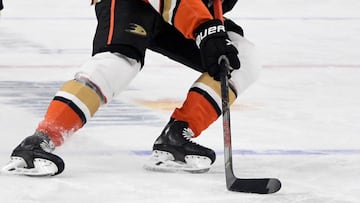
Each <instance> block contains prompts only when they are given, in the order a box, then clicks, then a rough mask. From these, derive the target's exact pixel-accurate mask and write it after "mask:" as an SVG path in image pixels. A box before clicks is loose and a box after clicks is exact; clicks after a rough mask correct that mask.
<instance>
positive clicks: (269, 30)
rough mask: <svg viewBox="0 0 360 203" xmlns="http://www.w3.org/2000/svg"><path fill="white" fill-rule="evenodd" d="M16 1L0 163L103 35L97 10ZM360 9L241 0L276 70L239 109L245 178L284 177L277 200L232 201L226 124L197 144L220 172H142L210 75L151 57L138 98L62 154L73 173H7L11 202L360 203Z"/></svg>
mask: <svg viewBox="0 0 360 203" xmlns="http://www.w3.org/2000/svg"><path fill="white" fill-rule="evenodd" d="M4 3H5V10H4V11H2V13H1V19H0V71H1V73H0V126H1V128H0V129H1V135H0V139H1V141H0V155H1V156H0V165H1V164H5V163H7V161H8V160H9V156H10V153H11V151H12V149H13V148H14V147H15V146H16V145H17V144H18V143H19V142H20V141H21V140H22V139H23V138H24V137H26V136H28V135H30V134H31V133H33V131H34V129H35V127H36V125H37V123H38V122H39V121H40V119H41V117H42V116H43V115H44V113H45V111H46V107H47V105H48V103H49V102H50V101H51V99H52V96H53V95H54V93H55V92H56V91H57V89H58V88H59V87H60V85H61V84H62V82H64V81H66V80H68V79H71V78H72V75H73V73H74V72H75V71H76V70H77V68H78V67H79V66H80V65H81V64H82V63H84V62H85V61H86V60H87V58H88V57H89V56H90V54H91V43H92V37H93V34H94V30H95V25H96V22H95V18H94V12H93V7H91V6H90V5H89V1H87V0H83V1H74V0H62V1H55V0H47V1H42V0H32V1H25V0H10V1H9V0H8V1H6V0H5V2H4ZM359 10H360V2H359V1H358V0H317V1H309V0H239V2H238V4H237V6H236V8H235V9H234V11H232V12H231V13H229V14H228V15H227V16H229V17H232V18H233V19H235V21H236V22H238V23H239V24H241V25H242V26H243V28H244V30H245V34H246V36H247V37H248V38H249V39H250V40H251V41H253V42H254V43H255V44H256V45H257V47H258V48H259V50H260V52H261V54H262V59H263V64H264V65H263V67H264V68H263V70H262V75H261V77H260V79H259V80H258V81H257V83H255V84H254V85H253V86H252V87H251V88H250V89H249V90H248V91H247V92H245V93H244V94H243V95H241V96H240V97H239V98H238V101H237V102H236V103H235V105H234V106H233V107H232V108H231V124H232V139H233V143H232V144H233V150H234V156H233V161H234V171H235V173H236V175H237V176H239V177H278V178H279V179H281V180H282V183H283V187H282V189H281V190H280V191H279V192H278V193H276V194H273V195H254V194H240V193H234V192H230V191H227V190H226V187H225V177H224V163H223V154H222V151H223V138H222V124H221V119H219V120H218V121H217V122H216V123H214V125H213V126H211V127H210V128H209V129H208V130H207V131H205V132H204V133H203V134H202V136H200V137H199V138H198V139H197V140H196V141H197V142H198V143H201V144H203V145H205V146H208V147H211V148H213V149H215V150H216V152H217V155H218V156H217V160H216V162H215V164H214V166H213V168H212V169H211V170H210V171H209V173H206V174H187V173H183V174H177V173H155V172H148V171H145V170H143V168H142V165H143V163H144V162H145V161H146V160H147V159H148V153H149V152H150V150H151V147H152V144H153V141H154V139H155V138H156V137H157V136H158V135H159V133H160V131H161V130H162V128H163V126H164V125H165V124H166V122H167V120H168V118H169V115H170V114H171V112H172V109H173V108H174V107H176V106H178V105H180V104H181V101H182V100H183V99H184V97H185V95H186V92H187V90H188V88H189V87H190V85H191V84H192V82H193V81H194V80H195V79H196V78H197V77H198V73H196V72H194V71H192V70H190V69H187V68H186V67H184V66H182V65H180V64H177V63H174V62H172V61H170V60H168V59H166V58H165V57H163V56H161V55H158V54H155V53H152V52H150V51H149V52H147V58H146V66H145V67H144V69H143V71H142V72H141V73H140V74H139V75H138V77H137V78H136V79H135V80H134V81H133V82H132V83H131V85H130V86H129V88H128V89H127V90H126V91H125V92H123V94H122V95H120V96H119V97H118V98H116V99H115V100H114V101H113V102H112V103H111V104H109V105H108V106H106V107H104V108H102V109H101V110H100V111H99V112H98V114H96V116H95V117H94V118H93V120H91V121H90V122H89V123H88V124H87V126H85V128H83V129H81V130H80V131H79V132H78V133H76V134H75V135H74V136H72V137H70V138H69V139H68V140H66V143H65V144H64V145H63V146H62V147H61V148H59V149H57V150H56V153H57V154H58V155H60V156H61V157H63V159H64V160H65V163H66V169H65V171H64V173H63V174H61V175H59V176H56V177H51V178H29V177H13V176H5V175H0V202H2V203H8V202H175V203H177V202H179V203H180V202H181V203H184V202H194V203H199V202H237V203H238V202H245V203H247V202H251V203H254V202H266V203H269V202H275V203H278V202H284V203H285V202H286V203H288V202H296V203H298V202H301V203H303V202H306V203H319V202H321V203H322V202H326V203H350V202H351V203H355V202H359V201H360V194H359V192H360V186H359V183H360V138H359V136H360V125H359V123H360V102H359V101H360V93H359V86H360V48H359V47H360V12H359Z"/></svg>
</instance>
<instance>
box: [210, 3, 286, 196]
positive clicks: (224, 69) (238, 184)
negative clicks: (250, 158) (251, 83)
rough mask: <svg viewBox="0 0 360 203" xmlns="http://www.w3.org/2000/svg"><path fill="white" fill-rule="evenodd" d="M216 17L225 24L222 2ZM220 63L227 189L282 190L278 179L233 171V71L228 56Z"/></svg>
mask: <svg viewBox="0 0 360 203" xmlns="http://www.w3.org/2000/svg"><path fill="white" fill-rule="evenodd" d="M213 5H214V15H215V18H216V19H220V20H221V21H222V22H224V19H223V12H222V2H221V0H214V1H213ZM218 63H219V65H220V68H221V72H220V83H221V100H222V117H223V134H224V160H225V178H226V187H227V189H228V190H230V191H236V192H246V193H258V194H270V193H275V192H277V191H279V190H280V188H281V182H280V180H278V179H276V178H246V179H245V178H237V177H236V176H235V175H234V171H233V164H232V163H233V161H232V146H231V128H230V108H229V79H228V74H229V71H230V70H231V67H230V65H229V61H228V59H227V57H226V56H224V55H223V56H220V58H219V60H218Z"/></svg>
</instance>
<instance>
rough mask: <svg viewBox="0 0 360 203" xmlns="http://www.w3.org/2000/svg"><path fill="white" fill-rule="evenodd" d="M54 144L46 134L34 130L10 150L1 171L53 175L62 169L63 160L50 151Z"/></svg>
mask: <svg viewBox="0 0 360 203" xmlns="http://www.w3.org/2000/svg"><path fill="white" fill-rule="evenodd" d="M54 149H55V146H54V144H53V142H52V141H51V140H50V138H49V137H48V136H46V135H45V134H44V133H41V132H35V134H34V135H31V136H29V137H27V138H25V139H24V140H23V141H22V142H21V143H20V144H19V145H18V146H17V147H16V148H15V149H14V151H13V152H12V154H11V156H10V161H9V163H8V164H6V165H5V166H4V167H3V168H2V169H1V173H3V174H10V175H27V176H53V175H58V174H60V173H61V172H62V171H63V170H64V162H63V160H62V159H61V158H60V157H58V156H57V155H55V154H52V153H51V152H52V151H54Z"/></svg>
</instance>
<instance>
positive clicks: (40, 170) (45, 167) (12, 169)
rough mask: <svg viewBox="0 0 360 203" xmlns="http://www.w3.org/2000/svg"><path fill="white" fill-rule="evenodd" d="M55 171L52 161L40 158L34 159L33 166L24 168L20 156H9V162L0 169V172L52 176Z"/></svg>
mask: <svg viewBox="0 0 360 203" xmlns="http://www.w3.org/2000/svg"><path fill="white" fill-rule="evenodd" d="M57 171H58V168H57V166H56V165H55V164H54V163H53V162H51V161H49V160H46V159H41V158H36V159H34V168H26V162H25V160H24V159H23V158H21V157H11V160H10V162H9V163H8V164H6V165H5V166H4V167H3V168H2V169H1V173H2V174H6V175H24V176H52V175H54V174H55V173H56V172H57Z"/></svg>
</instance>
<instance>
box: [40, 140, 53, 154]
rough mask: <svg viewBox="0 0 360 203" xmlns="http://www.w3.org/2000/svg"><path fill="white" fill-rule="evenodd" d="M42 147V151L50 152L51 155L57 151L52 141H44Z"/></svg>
mask: <svg viewBox="0 0 360 203" xmlns="http://www.w3.org/2000/svg"><path fill="white" fill-rule="evenodd" d="M40 147H41V149H43V150H44V151H45V152H48V153H51V152H53V151H54V150H55V145H54V143H53V142H52V141H51V140H49V141H47V140H44V141H42V142H41V143H40Z"/></svg>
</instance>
